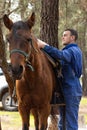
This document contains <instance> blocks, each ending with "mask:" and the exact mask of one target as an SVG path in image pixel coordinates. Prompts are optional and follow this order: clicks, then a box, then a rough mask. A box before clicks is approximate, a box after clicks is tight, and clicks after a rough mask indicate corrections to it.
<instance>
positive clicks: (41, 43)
mask: <svg viewBox="0 0 87 130" xmlns="http://www.w3.org/2000/svg"><path fill="white" fill-rule="evenodd" d="M37 44H38V47H39V48H44V47H45V45H47V46H49V45H48V44H47V43H45V42H43V41H41V40H40V39H37Z"/></svg>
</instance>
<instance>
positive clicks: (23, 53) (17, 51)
mask: <svg viewBox="0 0 87 130" xmlns="http://www.w3.org/2000/svg"><path fill="white" fill-rule="evenodd" d="M13 53H20V54H22V55H23V56H24V57H25V58H28V57H29V54H27V53H26V52H24V51H22V50H20V49H13V50H11V52H10V55H11V54H13Z"/></svg>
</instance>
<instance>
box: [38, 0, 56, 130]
mask: <svg viewBox="0 0 87 130" xmlns="http://www.w3.org/2000/svg"><path fill="white" fill-rule="evenodd" d="M58 7H59V0H42V9H41V30H40V38H41V39H42V40H43V41H45V42H46V43H48V44H50V45H53V46H55V47H58V21H59V10H58ZM55 109H57V110H56V111H58V108H52V110H55ZM47 130H58V116H57V115H56V114H55V115H54V117H53V116H49V118H48V128H47Z"/></svg>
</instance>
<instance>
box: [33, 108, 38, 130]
mask: <svg viewBox="0 0 87 130" xmlns="http://www.w3.org/2000/svg"><path fill="white" fill-rule="evenodd" d="M32 114H33V116H34V124H35V130H39V118H38V111H37V109H32Z"/></svg>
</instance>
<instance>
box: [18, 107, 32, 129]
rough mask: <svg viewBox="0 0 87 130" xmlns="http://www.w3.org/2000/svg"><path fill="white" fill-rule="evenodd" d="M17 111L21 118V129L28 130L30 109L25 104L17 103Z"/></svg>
mask: <svg viewBox="0 0 87 130" xmlns="http://www.w3.org/2000/svg"><path fill="white" fill-rule="evenodd" d="M18 109H19V113H20V115H21V118H22V130H29V125H30V124H29V120H30V111H29V108H27V106H23V105H19V108H18Z"/></svg>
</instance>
